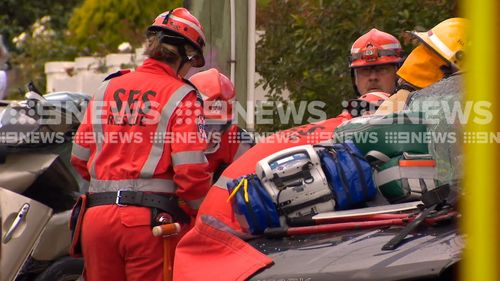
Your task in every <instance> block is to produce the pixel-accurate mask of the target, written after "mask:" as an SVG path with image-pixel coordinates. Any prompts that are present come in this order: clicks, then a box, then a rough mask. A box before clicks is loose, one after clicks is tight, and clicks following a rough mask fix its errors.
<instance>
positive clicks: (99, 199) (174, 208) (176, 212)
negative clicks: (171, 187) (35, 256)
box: [70, 190, 190, 257]
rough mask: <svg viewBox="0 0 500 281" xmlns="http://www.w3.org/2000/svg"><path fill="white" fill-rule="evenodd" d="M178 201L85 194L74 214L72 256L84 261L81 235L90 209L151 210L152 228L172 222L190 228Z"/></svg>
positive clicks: (141, 195) (150, 195) (133, 195)
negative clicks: (85, 216)
mask: <svg viewBox="0 0 500 281" xmlns="http://www.w3.org/2000/svg"><path fill="white" fill-rule="evenodd" d="M178 201H179V199H178V198H177V197H176V196H175V195H167V194H161V195H160V194H154V193H148V192H143V191H128V190H127V191H124V190H120V191H117V192H98V193H92V194H88V193H87V194H83V195H81V196H80V198H79V199H78V201H77V202H76V204H75V206H74V207H73V211H72V214H71V219H70V230H71V240H72V242H71V249H70V254H71V255H72V256H74V257H81V245H80V232H81V225H82V223H83V216H84V213H85V212H86V210H87V209H88V208H92V207H96V206H104V205H118V206H138V207H146V208H151V226H152V227H155V226H158V225H162V224H164V223H172V222H179V223H182V224H189V222H190V217H189V216H188V215H187V214H186V213H185V212H184V211H183V210H182V209H181V208H180V207H179V202H178ZM162 220H166V221H165V222H163V221H162Z"/></svg>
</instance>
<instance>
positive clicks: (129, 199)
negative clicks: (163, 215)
mask: <svg viewBox="0 0 500 281" xmlns="http://www.w3.org/2000/svg"><path fill="white" fill-rule="evenodd" d="M178 201H179V199H178V198H177V196H175V195H160V194H154V193H146V192H142V191H123V190H120V191H117V192H98V193H92V194H89V195H88V196H87V208H91V207H96V206H102V205H115V204H116V205H118V206H129V205H130V206H138V207H147V208H155V209H159V210H162V211H164V212H167V213H168V214H170V215H171V216H172V217H173V218H174V219H175V220H176V221H179V222H182V223H186V222H189V216H188V215H187V214H186V213H185V212H184V211H183V210H182V209H181V208H180V207H179V204H178Z"/></svg>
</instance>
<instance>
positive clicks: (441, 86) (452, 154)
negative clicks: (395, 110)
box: [409, 75, 466, 183]
mask: <svg viewBox="0 0 500 281" xmlns="http://www.w3.org/2000/svg"><path fill="white" fill-rule="evenodd" d="M462 82H463V75H456V76H452V77H450V78H448V79H445V80H442V81H441V82H439V83H436V84H434V85H432V86H430V87H427V88H425V89H422V90H420V91H416V92H414V93H413V94H412V96H411V100H410V103H409V110H410V111H420V112H423V113H424V116H425V118H426V120H427V122H428V126H427V130H428V132H429V133H430V135H429V137H430V145H429V151H430V152H431V154H433V156H434V158H435V159H436V161H437V168H438V180H439V181H440V182H441V183H453V182H456V181H458V180H460V178H461V177H462V175H461V173H462V172H461V171H462V165H463V153H462V151H461V146H460V143H459V142H460V140H461V137H462V133H463V132H462V122H461V118H460V117H459V116H463V115H465V113H466V111H465V109H466V107H464V106H463V105H462V102H461V100H462V96H463V85H462ZM461 113H463V114H461Z"/></svg>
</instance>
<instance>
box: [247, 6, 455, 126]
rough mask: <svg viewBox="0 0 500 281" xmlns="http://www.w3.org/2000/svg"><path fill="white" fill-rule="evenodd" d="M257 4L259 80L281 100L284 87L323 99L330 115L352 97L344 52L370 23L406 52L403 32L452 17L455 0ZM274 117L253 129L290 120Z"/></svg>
mask: <svg viewBox="0 0 500 281" xmlns="http://www.w3.org/2000/svg"><path fill="white" fill-rule="evenodd" d="M258 4H260V5H258V11H257V15H258V16H257V26H258V28H259V29H261V30H264V31H265V34H264V35H263V37H262V39H261V40H260V41H259V42H258V44H257V50H256V56H257V58H256V71H257V72H259V74H261V75H262V77H263V79H261V80H260V81H259V82H258V83H260V84H262V85H263V87H264V89H268V90H269V93H270V94H269V95H268V98H269V99H270V100H273V101H282V100H283V99H282V97H281V94H282V92H283V91H284V90H288V91H290V93H291V99H292V101H294V102H296V103H297V102H298V101H301V100H307V101H313V100H319V101H323V102H325V103H326V107H325V110H326V113H327V114H328V116H329V117H333V116H336V115H337V114H339V113H340V111H341V102H342V101H343V100H345V99H347V98H352V97H354V91H353V89H352V84H351V77H350V72H349V69H348V56H349V51H350V48H351V45H352V43H353V42H354V41H355V40H356V39H357V38H358V37H359V36H360V35H361V34H363V33H365V32H367V31H369V30H370V29H371V28H373V27H375V28H378V29H380V30H383V31H386V32H389V33H391V34H393V35H395V36H396V37H398V38H399V39H400V40H401V42H402V43H403V45H405V49H406V51H407V52H409V51H410V50H411V49H412V48H413V46H412V45H411V44H409V43H410V40H409V37H407V36H406V34H405V32H404V31H406V30H414V29H416V30H427V29H429V28H431V27H432V26H434V25H436V24H437V23H438V22H440V21H442V20H444V19H446V18H450V17H454V16H457V1H455V0H423V1H414V0H400V1H393V0H379V1H362V0H353V1H343V0H331V1H327V0H324V1H318V0H304V1H285V0H275V1H264V0H261V1H259V2H258ZM274 116H275V122H274V124H273V125H271V126H260V127H258V129H259V130H276V129H283V128H287V127H290V126H291V125H294V124H291V123H287V124H282V123H281V122H280V120H279V118H277V117H278V114H277V113H275V115H274ZM305 120H306V119H303V122H305ZM295 125H296V124H295Z"/></svg>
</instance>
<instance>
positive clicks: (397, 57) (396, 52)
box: [349, 28, 403, 68]
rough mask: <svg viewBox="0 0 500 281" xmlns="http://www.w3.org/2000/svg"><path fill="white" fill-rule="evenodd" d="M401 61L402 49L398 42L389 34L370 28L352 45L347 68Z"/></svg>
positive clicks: (398, 62)
mask: <svg viewBox="0 0 500 281" xmlns="http://www.w3.org/2000/svg"><path fill="white" fill-rule="evenodd" d="M402 61H403V49H402V48H401V44H400V43H399V40H398V39H397V38H396V37H394V36H392V35H391V34H389V33H386V32H383V31H380V30H378V29H376V28H372V30H370V31H368V32H367V33H365V34H363V35H361V37H359V38H358V39H357V40H356V41H355V42H354V44H352V47H351V55H350V57H349V67H350V68H357V67H363V66H373V65H380V64H392V63H393V64H400V63H401V62H402Z"/></svg>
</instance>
